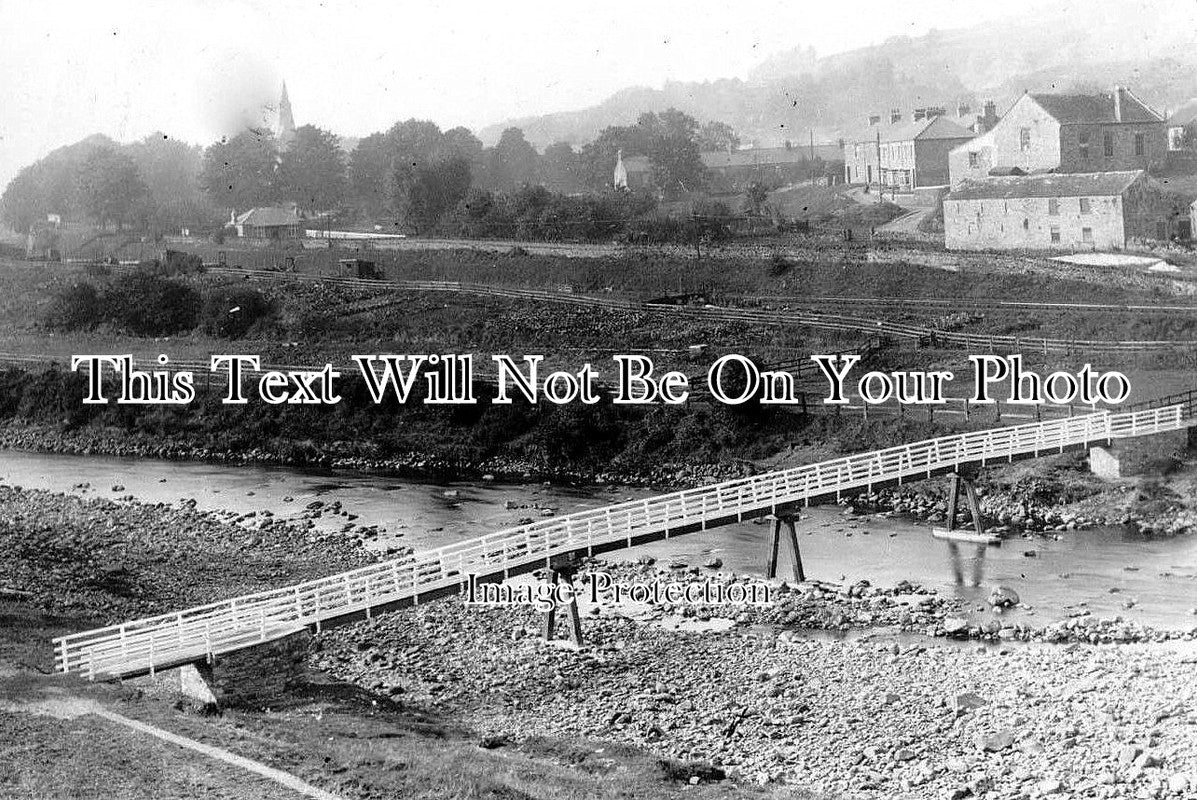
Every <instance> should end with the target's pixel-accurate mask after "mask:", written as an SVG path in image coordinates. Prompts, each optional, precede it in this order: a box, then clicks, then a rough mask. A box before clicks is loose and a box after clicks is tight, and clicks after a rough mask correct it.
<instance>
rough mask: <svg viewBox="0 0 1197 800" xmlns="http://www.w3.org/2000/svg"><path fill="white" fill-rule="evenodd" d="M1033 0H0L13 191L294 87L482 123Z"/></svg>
mask: <svg viewBox="0 0 1197 800" xmlns="http://www.w3.org/2000/svg"><path fill="white" fill-rule="evenodd" d="M1036 2H1041V0H1006V2H1003V3H993V2H975V1H974V0H907V2H894V0H843V2H838V3H826V2H819V3H808V2H805V1H803V0H741V1H740V2H735V3H732V2H727V1H726V0H722V1H721V2H704V1H703V0H634V1H632V0H602V1H601V2H593V0H587V1H585V2H567V1H566V0H559V1H558V2H541V1H539V0H506V1H505V2H500V1H497V0H473V2H425V3H412V2H404V1H403V0H389V2H365V1H364V0H363V1H360V2H336V1H334V0H329V1H328V2H308V1H307V0H286V1H285V2H283V1H281V0H279V1H276V2H262V1H260V0H202V2H201V1H200V0H170V2H140V3H133V2H122V1H121V0H85V1H83V2H80V1H79V0H67V1H66V2H46V0H0V187H2V186H4V185H5V184H7V182H8V180H9V179H10V178H11V177H12V176H13V175H14V174H15V173H16V171H17V170H18V169H19V168H20V167H21V166H23V165H25V164H27V163H29V162H31V161H33V160H34V159H36V158H39V157H40V156H42V155H44V154H45V153H47V152H49V151H50V150H52V149H54V148H55V147H58V146H61V145H64V144H69V143H71V142H74V141H77V140H79V139H81V138H83V137H84V136H87V135H88V134H91V133H97V132H100V133H105V134H108V135H109V136H111V137H113V138H114V139H117V140H120V141H129V140H133V139H137V138H141V137H143V136H145V135H146V134H148V133H151V132H153V131H155V130H163V131H165V132H167V133H168V134H170V135H172V136H175V137H178V138H182V139H185V140H187V141H190V142H194V143H198V144H204V145H206V144H210V143H211V142H212V141H214V140H216V139H217V138H219V136H220V135H221V134H224V133H230V132H235V131H236V130H237V129H238V127H239V125H240V124H241V122H242V121H243V120H245V119H247V118H248V117H251V116H252V115H253V110H254V109H255V108H260V106H261V104H263V103H272V102H274V101H275V99H276V98H277V95H278V87H279V85H280V82H281V81H282V80H283V79H285V80H286V82H287V88H288V91H289V93H290V96H291V101H292V105H293V107H294V110H295V119H296V123H297V124H300V125H303V124H305V123H312V124H316V125H319V126H321V127H324V128H329V129H331V130H333V131H335V132H337V133H340V134H345V135H363V134H367V133H370V132H372V131H375V130H385V129H386V128H387V127H389V126H390V125H391V124H392V123H394V122H395V121H397V120H400V119H407V118H408V117H422V118H428V119H432V120H434V121H435V122H437V123H438V124H440V125H441V127H442V128H448V127H452V126H454V125H466V126H468V127H470V128H474V129H477V128H479V127H482V126H483V125H486V124H489V123H494V122H499V121H501V120H503V119H506V118H509V117H515V116H520V115H527V114H535V113H545V112H550V111H559V110H566V109H572V108H581V107H585V106H587V105H591V104H593V103H595V102H598V101H600V100H602V99H603V98H605V97H606V96H608V95H610V94H611V93H612V92H614V91H616V90H618V89H620V88H623V87H626V86H631V85H648V86H660V85H661V84H662V83H663V82H664V81H666V80H704V79H716V78H725V77H745V76H746V74H747V72H748V71H749V69H751V68H752V67H753V66H754V65H756V64H757V63H759V62H760V61H762V60H763V59H764V58H765V57H766V56H768V55H770V54H772V53H775V52H778V51H782V50H788V49H790V48H793V47H796V46H808V45H809V46H814V47H815V48H816V49H817V50H818V52H819V53H820V54H821V55H826V54H829V53H834V52H839V51H842V50H846V49H851V48H854V47H860V46H864V45H868V44H872V43H875V42H879V41H882V40H884V39H886V38H888V37H890V36H894V35H900V34H910V35H918V34H921V33H924V32H926V31H927V30H928V29H930V28H933V27H938V28H952V27H963V26H966V25H972V24H975V23H977V22H980V21H984V20H986V19H993V18H996V17H999V16H1003V15H1007V14H1013V13H1017V12H1019V11H1022V10H1025V9H1026V8H1027V7H1030V6H1032V5H1034V4H1035V3H1036Z"/></svg>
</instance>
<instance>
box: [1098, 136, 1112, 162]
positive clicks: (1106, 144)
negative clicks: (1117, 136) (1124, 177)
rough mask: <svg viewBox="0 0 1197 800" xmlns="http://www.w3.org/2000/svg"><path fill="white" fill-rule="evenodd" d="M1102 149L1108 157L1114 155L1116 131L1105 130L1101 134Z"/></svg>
mask: <svg viewBox="0 0 1197 800" xmlns="http://www.w3.org/2000/svg"><path fill="white" fill-rule="evenodd" d="M1101 149H1102V151H1103V152H1104V153H1105V156H1106V158H1113V157H1114V132H1113V131H1105V132H1104V133H1103V134H1102V135H1101Z"/></svg>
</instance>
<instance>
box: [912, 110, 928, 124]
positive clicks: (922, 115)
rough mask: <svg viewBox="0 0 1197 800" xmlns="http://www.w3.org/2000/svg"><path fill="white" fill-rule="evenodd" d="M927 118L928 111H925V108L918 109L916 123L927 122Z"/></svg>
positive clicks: (915, 116)
mask: <svg viewBox="0 0 1197 800" xmlns="http://www.w3.org/2000/svg"><path fill="white" fill-rule="evenodd" d="M926 118H927V109H925V108H916V109H915V110H914V121H915V122H922V121H923V120H925V119H926Z"/></svg>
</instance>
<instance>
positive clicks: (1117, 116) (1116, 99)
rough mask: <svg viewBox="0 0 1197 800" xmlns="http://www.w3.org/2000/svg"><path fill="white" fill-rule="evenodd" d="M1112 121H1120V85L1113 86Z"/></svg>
mask: <svg viewBox="0 0 1197 800" xmlns="http://www.w3.org/2000/svg"><path fill="white" fill-rule="evenodd" d="M1114 121H1115V122H1122V87H1121V86H1115V87H1114Z"/></svg>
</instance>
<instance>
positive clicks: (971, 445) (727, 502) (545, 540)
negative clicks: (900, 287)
mask: <svg viewBox="0 0 1197 800" xmlns="http://www.w3.org/2000/svg"><path fill="white" fill-rule="evenodd" d="M1185 410H1186V409H1185V408H1184V407H1182V406H1179V405H1178V406H1170V407H1165V408H1156V409H1148V410H1144V411H1137V412H1126V413H1120V414H1111V413H1109V412H1104V411H1103V412H1100V413H1097V414H1089V415H1085V416H1080V417H1074V418H1070V419H1059V420H1052V421H1049V422H1042V423H1030V424H1026V425H1019V426H1013V427H1006V428H998V429H991V430H984V431H974V432H971V433H964V434H955V435H952V436H946V437H941V438H938V439H928V440H924V441H921V442H914V443H911V444H905V445H898V446H895V447H890V448H885V449H883V450H878V451H873V452H869V453H861V454H856V455H850V456H844V457H841V458H837V459H832V460H830V461H825V462H821V463H816V464H810V465H804V466H800V467H793V468H790V469H786V470H781V471H778V472H771V473H766V474H764V475H757V476H750V477H745V478H738V479H734V480H730V481H724V482H721V483H717V484H713V485H709V486H704V487H698V488H694V489H686V490H682V491H679V492H672V493H669V494H664V495H659V496H656V497H651V498H644V499H640V500H631V501H626V502H623V503H618V504H615V505H612V506H605V507H601V508H596V509H587V510H584V511H580V512H577V513H575V514H570V515H566V516H562V517H555V518H551V519H545V520H540V521H537V522H533V523H530V524H528V525H522V526H517V527H515V528H510V529H506V530H502V531H496V532H494V533H489V534H486V535H483V536H480V537H477V538H474V539H469V540H465V541H461V542H454V543H451V544H448V545H444V546H442V547H439V548H435V549H433V550H429V551H425V552H422V553H417V554H415V555H413V556H409V557H407V558H403V559H392V560H389V561H383V562H379V563H376V564H370V565H367V566H364V567H359V568H357V569H354V570H349V571H347V572H343V573H339V574H336V575H330V576H327V577H324V578H319V579H315V580H311V581H305V582H303V583H300V584H296V585H293V586H290V587H284V588H280V589H271V590H266V591H262V592H257V593H253V594H249V595H244V596H241V597H236V598H231V599H227V600H222V601H218V602H215V603H209V604H205V605H201V606H197V607H194V608H189V609H184V610H182V611H175V612H170V613H166V614H159V615H156V616H153V617H147V618H144V619H138V620H131V621H129V622H125V623H120V624H116V625H110V626H107V627H103V628H98V629H95V630H90V631H83V632H80V633H76V634H70V635H68V636H63V637H59V638H57V639H55V640H54V643H55V647H56V650H57V661H58V665H59V669H61V670H62V671H64V672H69V671H73V670H83V671H88V672H90V673H92V674H94V673H95V672H97V671H99V672H105V671H108V672H111V671H113V670H114V669H115V670H116V671H117V672H118V674H119V672H120V671H121V670H124V671H130V670H135V669H142V670H144V669H146V668H147V667H148V668H152V667H154V666H155V660H156V661H157V662H158V663H167V662H168V661H169V660H170V659H169V657H168V656H169V654H170V653H172V652H173V653H178V652H182V650H186V648H187V647H194V646H198V645H196V644H195V643H196V642H197V641H198V638H197V637H202V638H203V639H204V641H205V642H206V646H207V647H208V651H206V652H216V651H217V650H220V648H221V647H225V646H227V645H228V644H235V643H236V642H242V641H245V640H246V636H249V635H250V633H252V631H255V630H256V631H259V632H260V636H261V637H262V639H261V640H265V639H267V638H273V637H274V636H275V635H276V634H277V631H281V630H289V629H296V628H297V627H302V626H304V625H308V624H313V623H316V622H319V621H320V620H324V619H329V618H332V617H336V616H340V615H343V614H346V613H349V612H351V611H354V610H360V609H362V608H369V607H371V606H374V605H378V604H380V603H385V602H391V601H397V600H402V599H406V598H411V597H416V598H418V596H419V594H422V593H427V592H429V591H433V590H436V589H438V588H444V587H449V586H454V585H461V584H462V583H464V582H465V581H466V580H467V577H468V573H469V572H480V573H488V574H489V573H495V572H502V571H504V569H509V568H514V567H517V566H525V565H528V564H531V563H535V562H537V561H539V560H542V559H543V560H545V562H546V564H547V563H548V562H549V561H550V560H551V559H552V557H553V556H555V555H559V554H563V553H568V552H573V551H576V550H578V549H584V548H586V547H593V546H599V545H606V544H611V543H614V542H619V541H623V540H624V539H626V540H628V541H629V543H630V542H631V540H632V539H633V538H634V537H636V536H639V535H644V534H646V533H657V532H661V531H663V530H664V531H668V530H669V529H671V528H676V527H680V526H682V525H685V524H691V523H694V522H699V521H702V520H705V519H712V518H716V519H718V518H727V517H732V516H736V515H740V516H741V517H742V516H744V515H748V514H754V513H762V512H764V511H766V510H770V509H771V510H773V511H776V510H777V508H778V507H781V506H788V505H793V504H796V503H801V502H802V501H804V500H809V499H810V498H812V497H816V496H818V495H825V494H828V493H831V492H836V491H843V490H850V489H854V488H859V487H863V486H867V485H870V484H872V483H879V482H882V481H885V480H891V479H896V478H899V477H905V476H911V475H917V474H922V473H928V474H929V473H930V472H932V471H933V470H935V469H943V468H945V467H949V466H952V465H953V464H961V463H966V462H971V461H975V460H977V459H982V460H988V459H991V458H1003V457H1007V456H1010V457H1013V456H1014V455H1016V454H1019V453H1026V452H1032V451H1034V452H1039V451H1045V450H1053V449H1056V448H1059V449H1060V450H1063V449H1064V448H1065V447H1068V446H1070V445H1076V444H1084V443H1088V442H1093V441H1102V440H1108V439H1113V438H1120V437H1123V436H1136V435H1142V434H1146V433H1154V432H1159V431H1164V430H1176V429H1179V428H1182V427H1184V426H1185V424H1186V420H1185V418H1184V411H1185ZM247 631H248V633H247ZM268 632H269V633H270V635H269V636H268V635H267V634H268ZM277 635H281V634H277ZM251 638H252V637H251ZM172 642H174V643H175V644H174V645H173V646H172V645H171V643H172ZM187 652H190V651H189V650H188V651H187ZM222 652H223V651H222ZM118 653H119V658H116V656H115V655H114V654H118ZM93 655H94V656H95V658H94V659H93V658H92V656H93ZM97 665H98V666H97Z"/></svg>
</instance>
